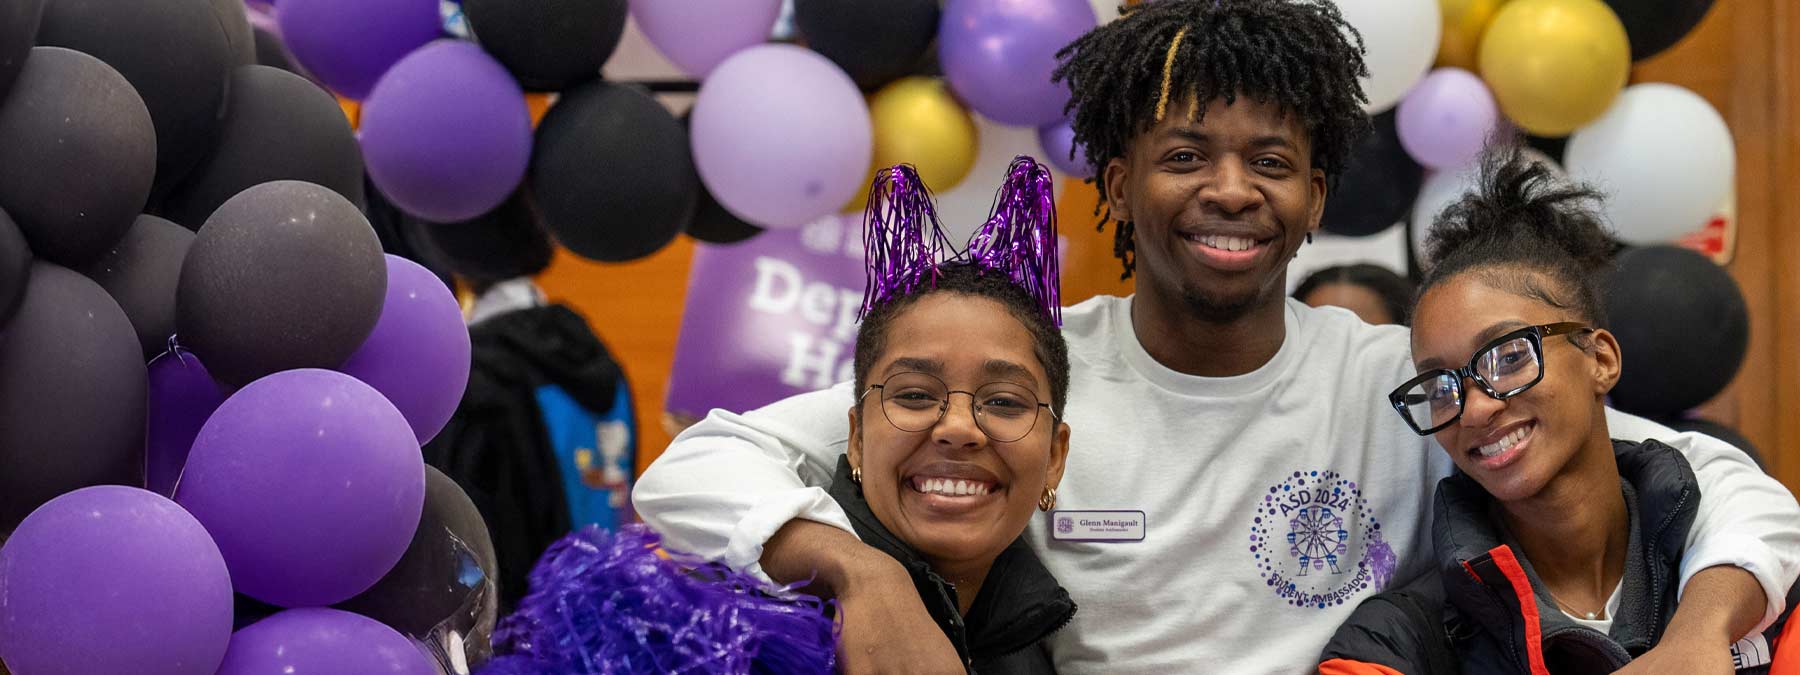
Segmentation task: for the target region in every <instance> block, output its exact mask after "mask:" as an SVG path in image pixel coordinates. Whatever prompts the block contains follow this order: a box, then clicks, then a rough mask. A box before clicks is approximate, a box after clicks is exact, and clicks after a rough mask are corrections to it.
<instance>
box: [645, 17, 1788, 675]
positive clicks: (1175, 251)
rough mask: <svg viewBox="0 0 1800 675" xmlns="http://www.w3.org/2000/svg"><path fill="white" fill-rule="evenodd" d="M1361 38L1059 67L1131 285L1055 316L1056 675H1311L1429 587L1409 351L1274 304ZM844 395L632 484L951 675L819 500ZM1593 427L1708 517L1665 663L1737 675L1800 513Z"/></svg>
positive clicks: (1272, 21)
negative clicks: (1058, 319) (1407, 398)
mask: <svg viewBox="0 0 1800 675" xmlns="http://www.w3.org/2000/svg"><path fill="white" fill-rule="evenodd" d="M1349 34H1352V31H1350V30H1349V28H1348V26H1346V25H1345V24H1344V23H1343V22H1342V20H1341V18H1339V16H1338V13H1337V10H1336V9H1335V6H1334V5H1332V4H1331V3H1330V2H1329V1H1328V0H1157V1H1156V2H1146V3H1144V4H1142V5H1139V6H1138V7H1136V8H1134V9H1133V10H1130V11H1128V12H1127V14H1126V15H1125V16H1124V17H1123V18H1121V19H1119V20H1118V21H1115V22H1113V23H1111V24H1108V25H1105V26H1102V27H1100V28H1097V29H1095V30H1094V31H1093V32H1091V33H1089V34H1088V35H1087V36H1085V37H1083V38H1082V39H1080V40H1078V41H1077V42H1075V43H1074V44H1073V45H1071V51H1068V52H1065V54H1064V61H1063V64H1062V67H1061V69H1060V70H1059V77H1061V78H1063V79H1065V80H1066V81H1067V82H1068V83H1069V85H1070V87H1071V89H1072V90H1073V92H1074V94H1075V101H1074V105H1073V109H1074V126H1075V130H1076V140H1077V142H1079V143H1081V144H1082V145H1083V146H1084V147H1085V148H1086V150H1087V153H1088V157H1090V158H1091V161H1093V162H1095V165H1096V168H1097V169H1098V170H1099V175H1098V178H1097V182H1098V184H1099V187H1100V189H1101V191H1102V194H1103V195H1104V197H1105V199H1106V202H1105V203H1106V206H1107V208H1108V209H1109V213H1108V216H1109V219H1110V220H1112V221H1113V222H1114V223H1116V228H1117V229H1116V230H1115V232H1116V235H1117V240H1116V241H1117V246H1116V247H1117V250H1118V252H1119V254H1120V257H1121V258H1122V259H1123V260H1124V261H1125V266H1126V271H1127V273H1128V274H1129V273H1131V272H1132V271H1133V270H1134V269H1135V270H1136V271H1137V272H1138V273H1139V274H1138V278H1139V281H1138V284H1137V293H1136V295H1135V296H1133V297H1128V298H1117V297H1101V298H1095V299H1093V300H1090V301H1087V302H1084V303H1081V304H1079V305H1076V306H1075V307H1072V308H1069V309H1068V310H1066V311H1065V313H1064V320H1065V323H1064V333H1065V335H1066V337H1067V338H1068V341H1069V352H1070V367H1071V373H1070V374H1071V385H1070V402H1069V404H1068V406H1067V409H1068V417H1067V422H1068V423H1069V425H1070V426H1071V428H1072V429H1073V436H1072V438H1071V451H1070V453H1069V457H1068V468H1067V471H1066V472H1065V475H1064V479H1063V482H1062V486H1061V488H1060V489H1059V492H1058V499H1057V507H1056V510H1055V511H1053V512H1051V513H1050V514H1049V515H1048V516H1046V517H1045V518H1041V519H1039V520H1038V521H1036V522H1034V523H1033V524H1032V525H1031V527H1030V528H1029V529H1028V530H1027V533H1026V538H1027V539H1028V541H1029V542H1030V543H1031V544H1032V545H1033V546H1034V548H1036V550H1037V551H1038V552H1039V553H1040V554H1041V555H1042V557H1043V559H1044V562H1045V564H1046V565H1047V566H1048V567H1049V568H1050V570H1051V571H1052V572H1053V573H1054V574H1055V575H1056V577H1057V578H1058V579H1059V580H1060V581H1061V583H1062V584H1063V585H1064V586H1065V587H1066V588H1068V589H1069V591H1070V593H1071V595H1072V596H1074V599H1075V601H1076V603H1077V604H1078V605H1079V606H1080V607H1081V609H1080V611H1078V612H1077V613H1076V615H1075V619H1074V622H1073V623H1072V624H1070V625H1069V626H1068V627H1067V628H1065V629H1064V630H1062V631H1061V632H1059V633H1058V634H1057V635H1055V636H1053V638H1052V640H1051V653H1052V656H1053V657H1054V658H1055V661H1056V664H1057V667H1058V669H1059V671H1061V672H1064V673H1169V672H1211V673H1233V674H1236V673H1298V672H1304V671H1307V670H1309V669H1310V668H1311V667H1312V666H1313V665H1314V664H1315V663H1316V662H1317V661H1316V658H1317V656H1318V653H1319V651H1320V649H1321V648H1322V647H1323V646H1324V644H1325V642H1326V641H1327V640H1328V639H1329V638H1330V637H1331V635H1332V633H1333V631H1334V630H1335V629H1336V628H1337V626H1338V625H1339V624H1340V623H1342V622H1343V620H1344V618H1345V617H1347V616H1348V615H1349V613H1350V612H1351V610H1352V609H1354V608H1355V606H1356V604H1357V603H1358V602H1359V601H1361V600H1362V599H1364V598H1367V597H1369V596H1370V595H1372V594H1374V593H1375V592H1376V591H1378V590H1380V589H1382V588H1386V587H1388V586H1390V585H1393V584H1398V583H1403V582H1404V581H1406V580H1408V579H1410V578H1411V577H1413V576H1416V575H1417V574H1418V573H1420V572H1421V571H1422V570H1423V566H1424V565H1426V564H1428V562H1427V561H1428V559H1429V558H1430V552H1431V542H1430V540H1429V535H1428V534H1427V533H1428V532H1429V529H1428V526H1427V523H1426V522H1425V520H1426V518H1427V516H1428V514H1429V513H1430V508H1429V506H1430V505H1429V500H1430V498H1431V495H1432V492H1433V488H1434V487H1435V485H1436V483H1437V481H1438V480H1439V479H1441V478H1443V477H1444V476H1446V475H1448V473H1449V472H1450V470H1451V467H1450V463H1449V461H1448V460H1447V459H1446V456H1445V453H1444V452H1443V451H1442V450H1441V449H1439V448H1437V447H1436V446H1435V445H1433V444H1432V443H1431V441H1430V440H1429V439H1426V438H1422V437H1420V436H1418V435H1417V434H1415V433H1414V432H1413V431H1412V430H1411V429H1409V428H1408V427H1407V426H1406V425H1405V424H1404V422H1402V421H1401V419H1400V418H1399V416H1398V415H1395V414H1394V412H1393V411H1392V410H1391V409H1389V408H1387V407H1386V404H1385V401H1384V399H1383V394H1384V393H1385V392H1386V391H1388V390H1390V389H1391V388H1392V387H1393V386H1395V384H1397V383H1399V382H1402V381H1405V380H1406V379H1408V378H1410V377H1411V376H1412V375H1413V372H1414V371H1413V366H1412V363H1411V359H1410V356H1409V353H1408V349H1409V347H1408V337H1407V332H1406V330H1405V329H1404V328H1399V327H1372V326H1368V325H1366V324H1363V323H1362V322H1360V321H1358V320H1357V319H1356V318H1355V317H1354V316H1352V315H1350V314H1349V313H1347V312H1342V311H1338V310H1317V309H1311V308H1308V307H1306V306H1305V305H1302V304H1300V303H1297V302H1292V301H1288V300H1287V299H1286V298H1285V297H1284V295H1283V290H1284V289H1285V280H1286V272H1287V263H1288V261H1289V260H1291V259H1292V258H1293V256H1294V255H1295V254H1296V253H1297V252H1298V251H1299V249H1300V248H1301V245H1302V244H1303V242H1304V241H1305V240H1306V238H1307V237H1309V236H1310V234H1311V233H1312V232H1313V231H1314V230H1316V229H1317V228H1318V224H1319V221H1320V217H1321V214H1322V212H1323V210H1324V204H1325V195H1326V191H1327V189H1328V185H1329V184H1330V182H1331V180H1330V179H1331V178H1332V177H1334V176H1335V175H1336V174H1337V173H1338V172H1341V171H1342V170H1343V167H1344V161H1345V158H1346V156H1347V154H1348V153H1349V151H1350V148H1351V147H1352V144H1353V143H1354V142H1355V140H1356V139H1357V138H1358V136H1359V135H1360V134H1361V133H1363V132H1364V130H1365V128H1366V126H1367V121H1366V118H1365V117H1364V115H1363V113H1362V107H1361V106H1362V101H1363V95H1362V91H1361V88H1360V85H1359V84H1358V78H1359V77H1360V76H1361V75H1362V74H1363V72H1364V70H1363V64H1362V59H1361V55H1360V48H1359V46H1358V45H1355V44H1353V43H1352V42H1349V41H1347V40H1346V38H1345V36H1346V35H1349ZM858 393H859V392H854V391H851V388H850V386H849V385H848V384H845V385H840V386H838V387H835V388H833V389H830V390H826V391H822V392H815V393H812V394H805V395H802V396H797V397H794V398H791V399H788V400H785V401H781V402H778V403H775V404H773V405H771V406H769V407H767V408H763V409H761V410H757V411H753V412H750V413H747V414H743V415H736V414H730V413H725V412H717V411H715V412H714V413H713V414H712V415H710V416H709V417H708V418H707V419H706V420H705V421H703V422H701V423H700V424H699V425H697V426H695V427H693V428H691V429H689V430H688V431H687V432H686V433H684V434H682V435H681V436H680V437H679V438H677V439H676V441H675V443H674V444H673V445H671V446H670V447H669V449H668V451H667V452H666V453H665V454H664V455H663V456H662V458H661V459H659V460H657V462H656V463H655V464H653V465H652V466H651V467H650V469H649V471H648V472H646V473H645V474H644V476H643V478H642V479H641V480H640V482H639V483H638V485H637V491H636V494H635V497H634V499H635V503H636V506H637V509H638V512H639V513H640V514H642V515H643V517H644V518H645V520H646V521H648V522H649V523H650V524H651V525H653V526H654V527H655V528H656V529H658V530H659V531H661V532H662V533H663V534H664V536H665V537H666V541H667V543H668V545H669V546H671V547H672V548H676V549H680V550H685V551H690V552H694V553H697V554H700V555H704V556H709V557H715V558H719V559H722V560H724V561H726V562H727V563H729V564H731V565H734V566H738V567H742V568H745V569H750V570H754V571H760V572H763V573H766V574H767V575H768V576H770V577H771V578H772V579H774V580H776V581H780V582H794V581H802V580H806V579H809V578H811V579H815V583H816V585H817V586H818V587H820V589H821V591H822V592H824V593H829V594H835V596H836V597H837V599H838V601H839V602H840V606H841V617H842V621H843V635H842V652H843V657H844V661H843V663H844V667H845V670H846V671H847V672H854V673H862V672H909V673H910V672H929V673H941V672H957V671H960V670H961V666H960V664H959V663H958V662H957V660H956V658H955V653H954V651H953V650H951V649H950V646H949V645H948V643H947V642H946V641H944V640H943V638H942V634H941V632H940V631H938V630H937V629H936V628H935V627H933V626H932V625H931V624H930V619H929V617H928V615H927V614H926V613H925V611H924V608H923V606H922V605H921V604H920V603H919V601H918V599H917V596H916V594H911V593H910V588H911V587H910V585H908V584H907V583H904V581H905V576H904V571H903V570H900V569H899V568H898V566H897V565H894V564H893V563H892V560H891V558H886V557H885V556H883V555H882V554H880V553H879V552H878V551H875V550H873V549H871V548H869V547H867V546H864V545H862V544H861V543H860V542H859V541H857V539H856V537H855V536H854V535H853V534H851V527H850V525H849V523H848V521H847V520H846V519H845V517H844V515H843V513H842V511H840V510H839V509H838V508H837V506H836V505H835V504H834V503H833V502H832V500H831V499H830V498H829V497H828V496H827V495H826V493H825V490H824V489H823V487H824V485H825V484H826V483H827V482H828V481H829V480H830V477H831V467H832V466H834V464H835V462H836V458H837V456H838V455H839V454H840V453H842V452H843V451H844V446H845V443H846V440H847V436H848V433H849V432H848V415H847V412H848V411H849V410H850V409H851V407H852V406H853V405H855V404H856V395H857V394H858ZM1609 423H1610V426H1611V428H1612V430H1613V432H1614V434H1615V435H1617V436H1619V437H1621V438H1626V439H1631V440H1638V439H1643V438H1646V437H1652V436H1654V437H1656V438H1658V439H1661V440H1663V441H1664V442H1667V443H1669V444H1671V445H1674V446H1676V447H1678V448H1680V449H1681V450H1683V451H1684V453H1686V455H1687V457H1688V459H1689V461H1690V462H1691V463H1692V464H1693V466H1694V469H1695V471H1696V473H1697V474H1698V476H1699V478H1700V483H1701V489H1702V493H1703V494H1704V495H1705V497H1704V499H1703V501H1702V503H1701V508H1700V516H1699V518H1698V522H1697V523H1696V526H1695V528H1694V531H1695V536H1694V541H1692V542H1690V543H1691V545H1690V547H1689V549H1688V555H1687V559H1686V562H1685V563H1684V566H1683V570H1682V571H1683V580H1682V583H1683V589H1684V597H1683V600H1682V604H1681V610H1680V611H1681V612H1682V614H1679V615H1678V616H1677V618H1676V620H1677V621H1681V622H1683V625H1685V626H1688V627H1691V630H1690V631H1686V634H1687V635H1688V636H1691V638H1692V639H1678V638H1680V637H1681V636H1671V638H1670V639H1665V641H1664V642H1663V643H1662V645H1660V646H1659V647H1658V650H1657V651H1658V653H1656V656H1657V657H1658V658H1661V659H1664V661H1663V663H1664V664H1671V663H1680V664H1681V667H1682V668H1683V669H1685V670H1686V671H1688V672H1685V673H1684V674H1683V675H1697V674H1698V673H1706V672H1729V671H1730V651H1729V649H1730V641H1729V640H1726V639H1723V638H1721V639H1720V640H1717V641H1716V642H1717V644H1714V643H1713V642H1714V641H1712V640H1710V639H1709V638H1710V636H1713V635H1723V634H1727V633H1732V632H1735V633H1739V634H1742V633H1745V632H1748V631H1750V630H1751V629H1753V628H1755V627H1756V626H1755V625H1754V624H1756V622H1757V621H1758V620H1759V619H1760V620H1764V621H1766V620H1767V618H1769V617H1773V616H1775V615H1776V614H1777V613H1778V612H1779V610H1780V609H1781V607H1782V599H1783V598H1784V596H1785V595H1786V591H1787V587H1786V584H1787V583H1788V580H1791V579H1793V578H1794V577H1795V575H1796V574H1797V573H1800V505H1796V503H1795V502H1794V499H1793V497H1792V496H1790V495H1789V494H1788V492H1787V491H1786V490H1785V489H1783V488H1782V487H1781V486H1780V485H1779V484H1778V483H1776V482H1775V481H1773V480H1772V479H1769V478H1767V477H1766V476H1763V475H1762V474H1761V473H1760V472H1759V471H1757V469H1756V468H1755V466H1754V465H1752V464H1750V463H1749V461H1748V459H1747V458H1746V457H1745V456H1744V455H1743V454H1742V453H1741V452H1738V451H1737V450H1735V449H1733V448H1731V447H1730V446H1728V445H1725V444H1723V443H1720V442H1718V441H1716V440H1713V439H1711V438H1707V437H1704V436H1697V435H1691V434H1682V435H1676V434H1673V432H1671V431H1669V430H1668V429H1664V428H1661V427H1659V426H1657V425H1655V424H1652V423H1649V422H1645V421H1643V420H1640V419H1636V418H1632V417H1630V416H1628V415H1622V414H1611V415H1609ZM909 595H910V597H909ZM1721 664H1723V670H1720V669H1719V668H1720V665H1721Z"/></svg>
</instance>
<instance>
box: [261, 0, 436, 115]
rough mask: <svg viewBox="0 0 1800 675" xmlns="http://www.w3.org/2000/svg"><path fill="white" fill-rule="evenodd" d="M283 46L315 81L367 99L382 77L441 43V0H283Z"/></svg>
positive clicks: (278, 17) (278, 15)
mask: <svg viewBox="0 0 1800 675" xmlns="http://www.w3.org/2000/svg"><path fill="white" fill-rule="evenodd" d="M275 21H276V23H277V24H279V25H280V26H281V39H282V43H283V44H285V45H287V49H288V53H289V54H291V55H293V57H294V60H295V61H298V62H299V63H300V65H301V66H302V67H304V68H306V71H307V72H308V73H311V74H312V75H313V77H316V78H318V79H319V81H320V82H324V83H325V85H326V86H328V87H331V89H332V90H333V91H336V92H337V93H340V94H343V95H344V96H346V97H349V98H353V99H357V100H361V99H363V98H365V97H367V96H368V95H369V91H370V90H371V89H374V88H375V81H376V80H377V79H380V78H381V74H382V73H385V72H387V70H388V68H390V67H392V66H393V65H394V64H395V63H397V62H399V61H400V59H401V58H402V57H404V56H406V55H407V54H409V53H411V52H412V51H413V50H414V49H418V48H419V47H420V46H422V45H424V44H425V43H427V42H430V41H432V40H434V39H436V38H437V37H438V35H439V31H441V30H442V25H443V18H442V17H441V16H440V15H439V14H438V0H380V1H379V2H377V1H374V0H281V4H280V5H279V6H277V7H276V8H275Z"/></svg>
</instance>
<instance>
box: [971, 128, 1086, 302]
mask: <svg viewBox="0 0 1800 675" xmlns="http://www.w3.org/2000/svg"><path fill="white" fill-rule="evenodd" d="M964 255H965V256H966V257H967V258H968V259H969V261H970V262H973V263H974V264H976V265H977V266H979V267H980V268H981V269H982V270H984V271H990V272H996V273H999V274H1002V275H1005V276H1006V278H1007V279H1009V280H1011V281H1012V282H1013V284H1014V285H1017V286H1018V287H1019V288H1023V289H1025V292H1027V293H1030V294H1031V297H1033V298H1036V299H1037V301H1038V303H1039V305H1040V306H1041V307H1043V309H1044V312H1045V313H1046V314H1048V315H1049V316H1050V319H1051V320H1052V321H1054V322H1055V323H1056V325H1058V326H1061V325H1062V287H1061V278H1062V276H1061V273H1060V272H1059V271H1058V270H1057V260H1056V258H1057V255H1056V179H1054V178H1052V177H1051V176H1050V169H1048V168H1046V167H1045V166H1044V165H1042V164H1039V163H1037V162H1036V161H1035V160H1033V159H1032V158H1030V157H1027V156H1024V155H1019V156H1018V157H1015V158H1013V162H1012V166H1011V167H1009V168H1008V169H1007V171H1006V183H1005V184H1004V185H1002V186H1001V187H1000V195H999V197H998V198H996V199H995V200H994V213H993V215H991V216H989V217H988V220H987V222H986V223H984V224H983V225H982V226H981V229H978V230H976V231H975V234H974V235H973V236H970V237H969V247H968V250H967V251H966V252H965V253H964Z"/></svg>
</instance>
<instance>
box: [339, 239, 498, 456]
mask: <svg viewBox="0 0 1800 675" xmlns="http://www.w3.org/2000/svg"><path fill="white" fill-rule="evenodd" d="M387 270H388V286H387V300H386V302H385V304H383V305H382V307H381V319H380V320H379V321H377V322H376V323H375V332H374V333H371V334H369V339H368V340H367V341H365V342H363V345H362V348H361V349H358V350H356V353H355V354H353V355H351V356H350V360H349V361H345V362H344V367H342V368H339V369H338V370H341V371H343V372H345V373H347V374H349V375H352V376H355V377H356V379H359V380H362V381H363V382H365V383H367V384H368V385H369V386H371V387H374V388H375V389H376V390H377V391H380V392H381V393H382V395H384V396H386V397H387V399H388V401H391V402H392V403H393V404H394V407H396V408H399V409H400V413H401V414H402V415H405V416H406V422H407V424H410V425H412V430H413V434H414V435H415V436H417V437H418V439H419V443H421V444H423V443H425V442H426V441H429V440H431V437H433V436H436V435H437V433H438V431H440V430H442V429H443V428H444V424H445V423H447V422H449V421H450V415H451V414H453V413H455V412H456V404H457V403H459V402H461V401H462V395H463V388H464V387H466V386H468V384H469V329H468V327H467V326H466V325H464V324H463V317H462V306H461V305H459V304H457V302H456V295H455V294H454V293H451V292H450V289H448V288H445V287H444V282H442V281H439V280H438V278H437V275H436V274H433V273H432V272H431V270H428V269H425V267H424V266H422V265H420V264H418V263H415V262H413V261H411V260H407V259H405V258H402V257H400V256H397V255H393V254H388V256H387Z"/></svg>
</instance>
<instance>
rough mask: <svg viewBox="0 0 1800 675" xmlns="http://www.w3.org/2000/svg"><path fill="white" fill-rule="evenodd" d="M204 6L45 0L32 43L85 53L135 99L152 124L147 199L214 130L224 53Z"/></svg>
mask: <svg viewBox="0 0 1800 675" xmlns="http://www.w3.org/2000/svg"><path fill="white" fill-rule="evenodd" d="M211 2H212V0H50V2H49V4H48V5H47V6H46V7H45V8H44V24H43V26H41V27H40V28H39V29H38V44H40V45H51V46H56V47H68V48H69V49H74V50H78V51H81V52H85V53H88V54H92V55H93V56H95V57H97V58H99V59H100V60H101V61H105V62H106V64H107V65H109V66H112V67H113V68H114V69H117V70H118V71H119V73H120V74H122V75H124V76H125V79H126V80H129V81H130V82H131V85H132V86H133V87H135V88H136V89H137V92H138V95H140V96H142V97H143V99H144V105H145V106H147V107H148V108H149V110H150V119H152V120H154V121H155V124H156V183H155V188H154V190H153V191H152V194H153V195H161V194H163V193H164V192H165V191H167V190H168V189H169V188H171V187H173V186H174V185H175V183H176V182H177V181H179V180H180V179H181V178H182V177H183V176H184V175H186V174H187V172H188V170H189V169H192V168H193V166H194V162H197V161H199V160H200V157H201V156H202V155H205V154H206V150H207V149H208V148H211V147H212V143H213V135H214V134H215V133H216V132H217V130H218V123H219V109H220V106H221V105H223V104H224V102H225V77H226V75H228V74H229V73H230V72H231V66H232V53H231V37H230V35H229V32H228V30H227V28H226V27H225V25H224V24H223V23H221V21H220V17H219V15H218V14H217V13H216V12H215V11H214V10H213V7H212V4H211ZM139 206H140V207H141V206H142V204H139Z"/></svg>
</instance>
